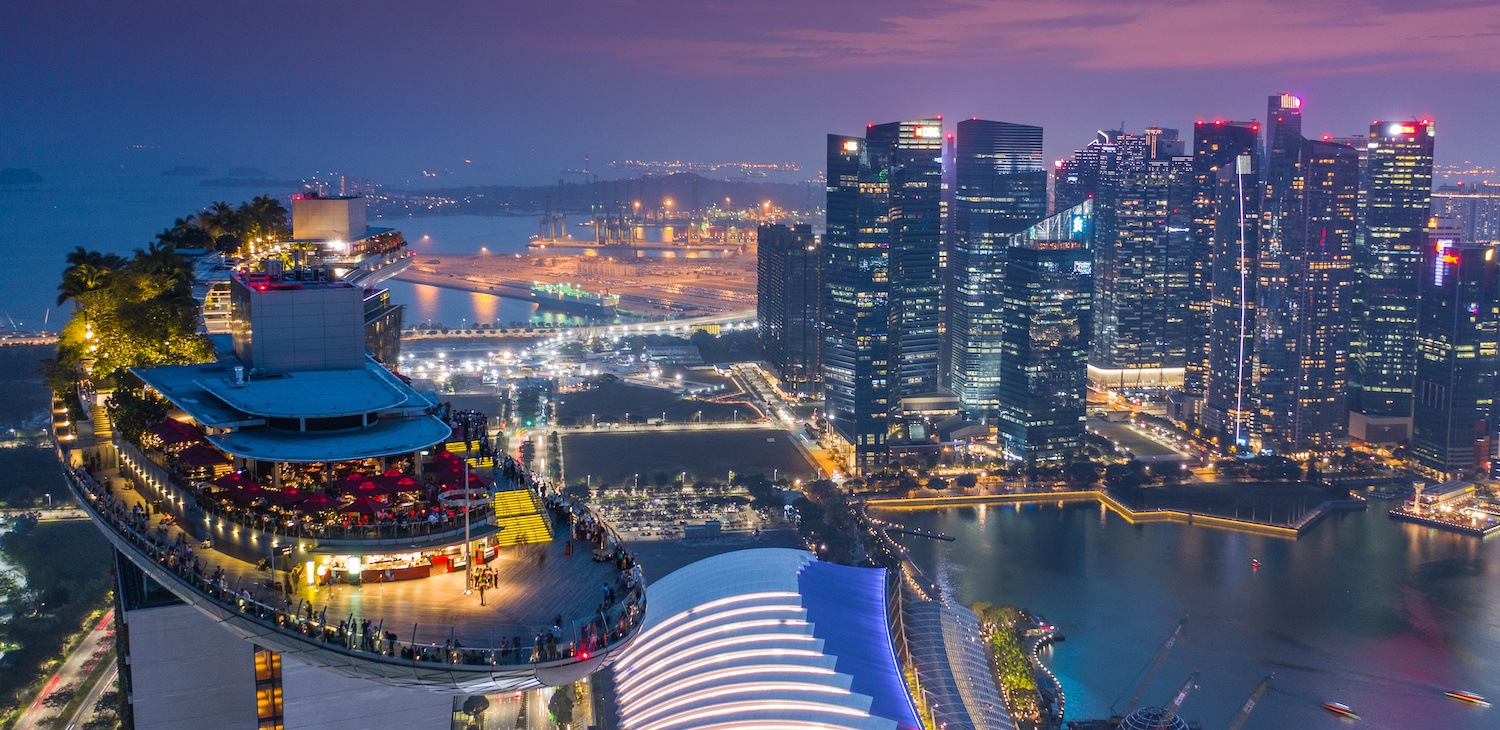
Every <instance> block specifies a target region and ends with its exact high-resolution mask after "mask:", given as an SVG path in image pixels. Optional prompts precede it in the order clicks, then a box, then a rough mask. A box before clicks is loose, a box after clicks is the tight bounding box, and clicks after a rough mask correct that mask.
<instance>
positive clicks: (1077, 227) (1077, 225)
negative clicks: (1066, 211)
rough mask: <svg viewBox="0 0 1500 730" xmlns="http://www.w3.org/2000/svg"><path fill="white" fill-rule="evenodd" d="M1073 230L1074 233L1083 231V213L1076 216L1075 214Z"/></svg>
mask: <svg viewBox="0 0 1500 730" xmlns="http://www.w3.org/2000/svg"><path fill="white" fill-rule="evenodd" d="M1073 232H1074V233H1083V216H1081V215H1075V216H1073Z"/></svg>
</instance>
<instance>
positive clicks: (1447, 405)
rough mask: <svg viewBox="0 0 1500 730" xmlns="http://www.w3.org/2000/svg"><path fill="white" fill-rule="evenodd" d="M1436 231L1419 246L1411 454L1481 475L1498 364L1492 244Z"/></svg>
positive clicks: (1498, 273)
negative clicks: (1475, 242)
mask: <svg viewBox="0 0 1500 730" xmlns="http://www.w3.org/2000/svg"><path fill="white" fill-rule="evenodd" d="M1458 233H1459V231H1457V230H1455V229H1452V228H1434V229H1431V230H1430V231H1429V232H1428V236H1427V245H1426V246H1425V247H1423V257H1424V263H1423V265H1422V270H1421V276H1420V290H1421V304H1420V307H1419V314H1418V322H1417V341H1416V348H1415V349H1416V353H1417V357H1416V381H1415V388H1414V395H1415V397H1414V399H1413V408H1412V436H1411V451H1412V454H1413V455H1414V456H1415V457H1416V458H1417V460H1418V461H1420V462H1421V463H1422V464H1424V465H1425V466H1427V467H1429V468H1431V469H1435V470H1437V471H1439V472H1443V473H1445V474H1448V475H1458V474H1464V473H1474V472H1477V473H1478V474H1479V475H1480V476H1487V475H1488V470H1489V461H1490V450H1491V444H1492V441H1493V435H1494V433H1495V416H1496V414H1495V411H1494V406H1495V389H1496V387H1497V385H1500V383H1497V382H1496V369H1497V367H1500V332H1497V330H1500V281H1497V279H1500V264H1497V262H1496V260H1495V249H1494V248H1493V247H1491V246H1485V245H1475V244H1468V243H1465V242H1463V240H1462V239H1461V238H1459V236H1458Z"/></svg>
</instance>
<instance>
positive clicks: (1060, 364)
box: [997, 200, 1094, 464]
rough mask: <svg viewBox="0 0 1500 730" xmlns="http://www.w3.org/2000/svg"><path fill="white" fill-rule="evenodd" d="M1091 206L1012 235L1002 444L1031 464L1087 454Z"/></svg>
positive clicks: (1003, 328) (1005, 281)
mask: <svg viewBox="0 0 1500 730" xmlns="http://www.w3.org/2000/svg"><path fill="white" fill-rule="evenodd" d="M1093 205H1094V204H1093V202H1092V201H1087V200H1086V201H1084V202H1083V203H1080V204H1079V205H1078V206H1075V207H1073V208H1070V209H1068V210H1065V211H1063V212H1061V213H1058V214H1056V215H1054V216H1052V217H1050V218H1047V219H1046V220H1043V221H1041V222H1039V223H1037V224H1036V225H1034V226H1031V227H1030V228H1028V229H1026V230H1025V231H1023V232H1021V233H1018V234H1016V235H1014V236H1011V237H1010V240H1009V242H1008V243H1009V245H1008V246H1006V248H1005V252H1004V264H1003V268H1004V273H1003V274H1002V286H1003V288H1004V296H1003V301H1002V310H1001V317H1000V341H1001V352H1000V358H999V359H1000V363H999V364H1000V367H999V375H1000V378H999V381H1000V382H999V389H998V390H999V406H1000V407H999V416H998V418H997V426H998V429H999V433H1000V446H1001V448H1002V449H1003V450H1004V451H1005V453H1006V455H1007V456H1008V457H1010V458H1014V459H1019V460H1022V461H1024V462H1026V463H1028V464H1034V463H1036V462H1039V461H1060V460H1063V459H1065V458H1067V457H1068V456H1069V455H1071V454H1075V453H1078V452H1079V450H1080V449H1082V448H1083V432H1084V424H1085V421H1086V419H1087V411H1086V402H1085V396H1086V393H1087V391H1088V352H1089V336H1090V332H1091V331H1092V326H1091V323H1090V322H1089V318H1090V312H1091V307H1092V299H1093V282H1092V281H1091V280H1090V279H1091V278H1092V270H1093V257H1092V256H1091V254H1090V253H1089V250H1088V246H1089V240H1090V234H1091V232H1090V230H1089V228H1090V227H1091V226H1092V225H1093Z"/></svg>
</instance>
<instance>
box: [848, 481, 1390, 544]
mask: <svg viewBox="0 0 1500 730" xmlns="http://www.w3.org/2000/svg"><path fill="white" fill-rule="evenodd" d="M1069 502H1096V503H1098V504H1102V505H1104V506H1105V507H1106V508H1108V509H1109V510H1110V511H1111V512H1114V513H1115V514H1117V515H1119V516H1121V517H1123V518H1125V521H1126V522H1129V523H1130V524H1132V525H1135V524H1145V523H1151V522H1175V523H1179V524H1186V525H1199V526H1201V527H1212V528H1216V529H1223V530H1235V531H1239V532H1248V533H1253V534H1257V535H1265V536H1267V537H1276V538H1281V539H1286V540H1295V539H1297V538H1298V537H1300V536H1301V535H1302V534H1303V533H1305V532H1306V531H1308V530H1310V529H1312V528H1313V527H1314V526H1315V525H1317V524H1318V522H1319V521H1321V520H1322V519H1323V518H1324V517H1326V516H1328V515H1329V514H1332V513H1335V512H1341V511H1350V510H1356V511H1359V510H1363V509H1364V508H1365V503H1364V502H1363V501H1361V500H1329V501H1326V502H1323V503H1321V504H1319V505H1317V506H1316V507H1314V508H1312V509H1311V510H1308V511H1307V513H1306V514H1304V515H1303V516H1302V517H1301V518H1300V519H1298V520H1296V521H1292V522H1287V523H1281V524H1276V523H1271V522H1263V521H1257V520H1249V519H1244V518H1233V517H1222V516H1218V515H1210V514H1205V513H1201V512H1191V511H1187V510H1177V509H1134V508H1132V507H1130V506H1129V505H1126V504H1125V503H1123V502H1121V501H1120V500H1118V499H1116V498H1115V497H1113V496H1112V495H1110V494H1109V493H1108V492H1106V491H1104V490H1102V489H1083V490H1073V491H1065V492H1010V493H1004V494H976V495H951V496H935V497H897V498H880V499H870V500H866V501H865V505H866V506H868V507H872V508H878V509H897V510H921V509H943V508H948V507H971V506H976V505H982V504H1059V505H1060V504H1066V503H1069Z"/></svg>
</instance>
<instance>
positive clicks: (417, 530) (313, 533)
mask: <svg viewBox="0 0 1500 730" xmlns="http://www.w3.org/2000/svg"><path fill="white" fill-rule="evenodd" d="M117 445H118V447H119V450H120V457H121V460H122V461H123V462H124V463H125V465H126V466H128V467H130V469H131V470H132V471H134V472H135V474H136V475H137V476H138V477H140V479H141V481H143V482H145V483H146V485H147V486H149V487H151V488H152V490H153V491H155V492H156V493H157V494H158V495H160V496H161V498H163V499H165V500H167V501H169V502H172V503H173V504H174V506H176V507H177V509H178V510H180V512H181V513H182V516H183V517H184V518H187V519H196V517H197V515H196V514H194V513H201V514H202V515H203V516H204V517H205V518H207V519H208V521H210V522H212V521H213V520H222V521H224V522H229V523H233V524H234V525H237V526H239V527H244V528H247V529H251V530H258V531H260V532H262V533H265V534H268V535H274V536H277V537H282V538H286V539H288V540H302V539H312V540H320V541H349V542H356V541H370V540H401V541H414V540H415V541H424V542H434V541H443V540H453V539H462V538H463V534H464V515H463V512H462V511H460V512H459V513H458V514H456V515H451V516H450V515H444V516H443V517H442V518H441V519H439V520H437V521H436V522H429V521H427V520H422V519H414V520H405V521H399V522H389V523H379V524H371V525H344V524H338V523H334V524H317V523H313V522H310V521H308V520H306V519H298V518H287V517H280V518H273V517H272V516H270V515H267V514H265V513H261V512H256V511H254V510H251V509H248V508H236V507H229V506H224V507H221V506H219V505H218V504H216V503H214V502H213V501H210V500H208V499H204V498H203V497H204V495H203V494H202V493H201V491H200V490H199V489H197V488H195V487H194V486H193V485H192V484H191V483H190V482H189V481H188V480H186V479H184V478H182V477H180V476H178V475H176V474H173V473H171V472H169V471H167V470H166V469H164V468H162V466H161V465H160V464H157V463H156V462H155V461H153V460H151V458H150V457H148V456H147V455H146V454H144V453H143V452H142V451H141V450H140V449H138V448H136V447H135V446H134V445H132V444H130V443H129V442H126V441H120V442H119V443H118V444H117ZM469 509H470V512H469V515H468V519H469V527H470V531H471V532H473V531H475V530H480V529H483V528H485V527H487V526H491V525H493V524H494V521H493V518H494V507H493V506H492V505H491V504H489V503H488V502H486V503H484V504H482V505H479V506H476V507H470V508H469ZM480 534H481V535H482V534H484V533H483V532H481V533H480Z"/></svg>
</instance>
